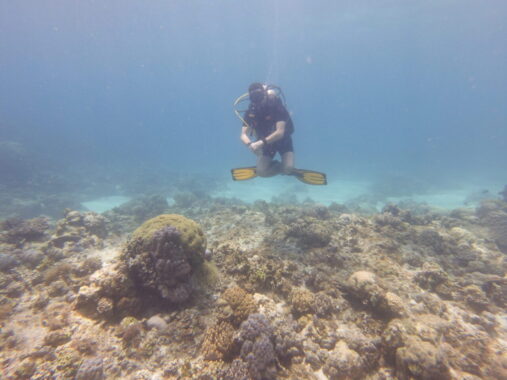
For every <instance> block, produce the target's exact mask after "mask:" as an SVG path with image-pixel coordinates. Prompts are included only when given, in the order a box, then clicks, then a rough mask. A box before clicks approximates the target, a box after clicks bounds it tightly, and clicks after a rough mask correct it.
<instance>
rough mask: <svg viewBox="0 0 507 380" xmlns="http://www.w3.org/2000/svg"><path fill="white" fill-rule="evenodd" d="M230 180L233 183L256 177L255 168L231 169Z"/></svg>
mask: <svg viewBox="0 0 507 380" xmlns="http://www.w3.org/2000/svg"><path fill="white" fill-rule="evenodd" d="M231 174H232V179H233V180H235V181H245V180H247V179H252V178H255V177H257V172H256V170H255V166H249V167H246V168H236V169H231Z"/></svg>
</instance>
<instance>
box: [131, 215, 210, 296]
mask: <svg viewBox="0 0 507 380" xmlns="http://www.w3.org/2000/svg"><path fill="white" fill-rule="evenodd" d="M205 250H206V239H205V237H204V233H203V231H202V229H201V228H200V227H199V225H198V224H197V223H196V222H194V221H192V220H190V219H187V218H185V217H184V216H181V215H175V214H166V215H159V216H157V217H155V218H153V219H150V220H148V221H146V222H145V223H144V224H142V225H141V226H140V227H139V228H138V229H137V230H135V231H134V233H133V234H132V237H131V239H130V240H129V242H128V243H127V247H126V249H125V251H124V255H123V260H124V262H125V263H126V265H127V270H128V272H129V276H130V277H131V278H132V280H133V281H134V283H135V284H136V285H137V286H139V287H141V288H144V289H146V290H148V291H151V292H154V293H156V294H158V295H159V296H161V297H162V298H164V299H167V300H169V301H171V302H173V303H181V302H184V301H186V300H187V299H188V298H189V297H190V293H191V290H192V289H191V288H192V286H191V284H190V278H191V275H192V273H193V272H194V271H195V270H196V269H197V268H198V267H199V266H200V265H201V264H202V262H203V257H204V252H205Z"/></svg>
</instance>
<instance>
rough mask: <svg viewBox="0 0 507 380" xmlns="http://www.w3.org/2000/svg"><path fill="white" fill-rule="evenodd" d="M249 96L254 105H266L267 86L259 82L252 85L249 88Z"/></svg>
mask: <svg viewBox="0 0 507 380" xmlns="http://www.w3.org/2000/svg"><path fill="white" fill-rule="evenodd" d="M248 96H249V97H250V101H251V102H252V103H254V104H262V103H264V102H265V100H266V97H267V94H266V86H265V85H263V84H262V83H259V82H255V83H252V84H251V85H250V86H249V87H248Z"/></svg>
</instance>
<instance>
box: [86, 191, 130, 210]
mask: <svg viewBox="0 0 507 380" xmlns="http://www.w3.org/2000/svg"><path fill="white" fill-rule="evenodd" d="M129 200H130V198H129V197H124V196H121V195H112V196H109V197H102V198H98V199H93V200H91V201H88V202H83V203H82V205H83V206H84V207H86V208H87V209H88V210H90V211H94V212H98V213H101V212H105V211H108V210H111V209H113V208H115V207H118V206H120V205H121V204H123V203H125V202H128V201H129Z"/></svg>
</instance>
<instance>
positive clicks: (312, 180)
mask: <svg viewBox="0 0 507 380" xmlns="http://www.w3.org/2000/svg"><path fill="white" fill-rule="evenodd" d="M291 175H293V176H294V177H296V178H297V179H298V180H300V181H301V182H304V183H307V184H309V185H327V177H326V175H325V174H324V173H321V172H316V171H313V170H305V169H294V170H293V171H292V173H291Z"/></svg>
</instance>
